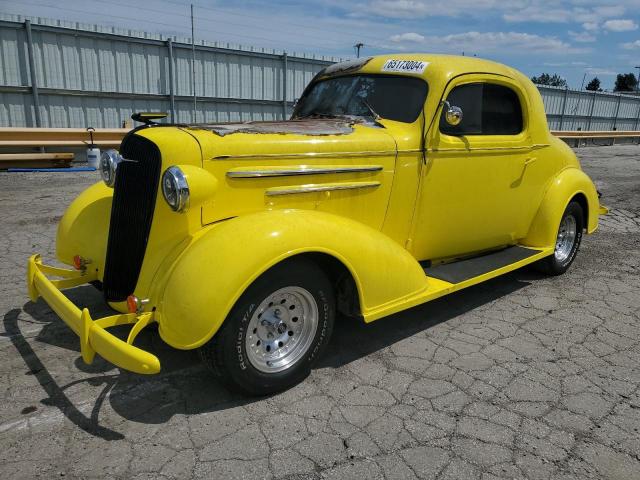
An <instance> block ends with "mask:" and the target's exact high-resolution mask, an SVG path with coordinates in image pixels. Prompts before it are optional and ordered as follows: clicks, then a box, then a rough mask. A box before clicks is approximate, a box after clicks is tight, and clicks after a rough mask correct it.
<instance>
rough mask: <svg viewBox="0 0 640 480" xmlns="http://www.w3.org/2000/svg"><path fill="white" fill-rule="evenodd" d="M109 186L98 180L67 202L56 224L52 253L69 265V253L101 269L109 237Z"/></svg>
mask: <svg viewBox="0 0 640 480" xmlns="http://www.w3.org/2000/svg"><path fill="white" fill-rule="evenodd" d="M112 198H113V188H109V187H107V186H106V185H105V184H104V182H102V181H100V182H97V183H95V184H93V185H91V186H90V187H89V188H87V189H86V190H84V191H83V192H82V193H81V194H80V195H78V196H77V197H76V199H75V200H74V201H73V202H71V205H69V207H68V208H67V210H66V212H65V213H64V215H63V216H62V218H61V219H60V223H59V224H58V232H57V235H56V257H57V258H58V260H59V261H61V262H62V263H65V264H67V265H73V257H74V256H75V255H81V256H82V257H84V258H86V259H89V260H91V262H92V263H91V267H92V268H94V267H95V268H97V269H98V270H99V271H100V272H103V271H104V268H103V266H104V260H105V255H106V251H107V240H108V238H109V220H110V218H111V201H112Z"/></svg>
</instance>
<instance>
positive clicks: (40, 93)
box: [0, 15, 640, 130]
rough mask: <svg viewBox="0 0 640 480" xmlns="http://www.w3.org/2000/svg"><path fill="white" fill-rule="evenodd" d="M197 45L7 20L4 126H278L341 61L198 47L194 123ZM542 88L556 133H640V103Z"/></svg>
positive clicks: (0, 44) (0, 108) (0, 60)
mask: <svg viewBox="0 0 640 480" xmlns="http://www.w3.org/2000/svg"><path fill="white" fill-rule="evenodd" d="M190 42H191V40H190V39H186V38H176V37H165V36H162V35H159V34H149V33H144V32H133V31H130V30H120V29H116V28H108V27H101V26H98V25H86V24H79V23H76V22H63V21H55V20H47V19H41V18H26V17H20V16H15V15H4V16H3V15H0V54H1V56H0V126H6V127H37V126H41V127H86V126H93V127H102V128H112V127H119V126H121V125H122V123H123V122H124V121H126V120H128V119H129V117H130V115H131V112H132V111H145V110H147V111H165V112H168V113H169V114H170V117H169V120H171V121H175V122H194V121H195V122H216V121H245V120H275V119H280V118H283V117H286V116H288V115H289V114H290V112H291V108H292V107H293V101H294V99H295V98H296V97H298V96H299V95H300V93H301V92H302V89H303V88H304V87H305V85H306V84H307V83H308V82H309V81H310V80H311V78H313V76H314V75H315V73H317V72H318V71H319V70H320V69H322V68H324V67H325V66H326V65H329V64H331V63H334V62H336V61H340V59H339V58H333V57H330V58H326V57H318V56H314V55H304V54H296V53H292V54H289V55H287V53H285V52H281V51H275V50H270V49H257V48H253V47H249V48H247V47H241V46H239V45H230V44H221V43H210V42H197V44H196V47H195V49H196V61H195V91H196V97H197V109H196V112H195V118H194V115H193V87H192V86H193V79H194V76H193V75H192V66H191V45H190ZM31 72H35V75H33V76H32V75H31ZM539 88H540V92H541V94H542V98H543V100H544V103H545V107H546V111H547V118H548V120H549V127H550V128H551V129H553V130H638V128H639V127H640V125H639V120H640V97H633V96H626V95H618V94H612V93H604V92H586V91H579V90H570V89H563V88H555V87H543V86H540V87H539ZM283 92H286V95H283Z"/></svg>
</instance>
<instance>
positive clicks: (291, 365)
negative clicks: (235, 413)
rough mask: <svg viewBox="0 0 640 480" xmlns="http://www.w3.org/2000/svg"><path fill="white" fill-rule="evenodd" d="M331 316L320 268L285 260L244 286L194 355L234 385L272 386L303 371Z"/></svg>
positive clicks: (248, 389) (287, 383)
mask: <svg viewBox="0 0 640 480" xmlns="http://www.w3.org/2000/svg"><path fill="white" fill-rule="evenodd" d="M334 318H335V300H334V294H333V289H332V287H331V283H330V282H329V279H328V278H327V276H326V275H325V273H324V272H323V271H322V269H321V268H320V267H318V266H317V265H316V264H315V263H313V262H311V261H309V260H306V259H292V260H288V261H285V262H284V263H282V264H280V265H277V266H276V267H274V268H272V269H271V270H269V271H267V272H266V273H264V274H263V275H262V276H260V278H258V279H257V280H256V281H255V282H254V283H253V284H252V285H251V286H250V287H249V288H248V289H247V290H246V292H245V293H244V294H243V295H242V296H241V297H240V299H239V300H238V302H237V303H236V305H235V306H234V307H233V309H232V310H231V312H230V313H229V315H228V316H227V318H226V319H225V321H224V323H223V325H222V327H221V328H220V330H219V331H218V332H217V333H216V334H215V336H214V337H213V338H212V339H211V340H210V341H209V342H208V343H207V344H205V345H204V346H203V347H201V348H200V357H201V359H202V360H203V362H204V363H205V365H207V367H209V368H210V369H211V370H212V371H213V372H214V373H215V374H216V375H217V376H219V377H220V378H221V379H222V380H223V381H224V382H225V383H226V384H227V385H229V386H230V387H231V388H233V389H235V390H240V391H242V392H244V393H248V394H251V395H267V394H270V393H274V392H278V391H281V390H284V389H286V388H289V387H291V386H293V385H295V384H296V383H299V382H300V381H302V380H303V379H304V378H305V377H306V376H307V375H308V374H309V372H310V370H311V367H312V365H313V364H314V363H315V361H316V360H317V359H318V357H319V356H320V354H321V353H322V351H323V350H324V348H325V347H326V345H327V343H328V342H329V337H330V336H331V331H332V329H333V322H334Z"/></svg>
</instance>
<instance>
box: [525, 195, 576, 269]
mask: <svg viewBox="0 0 640 480" xmlns="http://www.w3.org/2000/svg"><path fill="white" fill-rule="evenodd" d="M583 229H584V212H583V210H582V207H581V206H580V204H579V203H578V202H574V201H572V202H570V203H569V205H567V208H566V210H565V211H564V214H563V215H562V219H561V220H560V226H559V227H558V235H557V237H556V247H555V250H554V252H553V255H550V256H548V257H546V258H543V259H542V260H540V261H538V262H536V263H535V264H534V265H535V267H536V268H537V269H538V270H540V271H541V272H543V273H546V274H547V275H561V274H563V273H564V272H566V271H567V269H568V268H569V266H570V265H571V264H572V263H573V260H574V259H575V258H576V254H577V253H578V248H579V247H580V241H581V240H582V231H583Z"/></svg>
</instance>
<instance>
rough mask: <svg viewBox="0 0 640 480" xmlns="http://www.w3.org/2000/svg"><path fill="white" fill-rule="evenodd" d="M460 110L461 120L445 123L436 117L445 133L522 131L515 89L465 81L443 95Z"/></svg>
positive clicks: (501, 133) (507, 133)
mask: <svg viewBox="0 0 640 480" xmlns="http://www.w3.org/2000/svg"><path fill="white" fill-rule="evenodd" d="M447 100H448V101H449V103H450V104H451V105H456V106H458V107H460V108H461V109H462V112H463V116H462V122H460V124H459V125H457V126H455V127H454V126H452V125H449V124H448V123H447V122H446V120H445V118H444V111H443V112H442V113H443V114H442V116H441V117H440V131H441V132H442V133H444V134H446V135H517V134H518V133H520V132H522V128H523V121H522V107H521V105H520V99H519V98H518V95H517V94H516V92H514V91H513V90H511V89H510V88H508V87H504V86H502V85H496V84H493V83H468V84H466V85H460V86H459V87H456V88H454V89H453V90H452V91H451V92H450V93H449V96H448V97H447Z"/></svg>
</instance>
